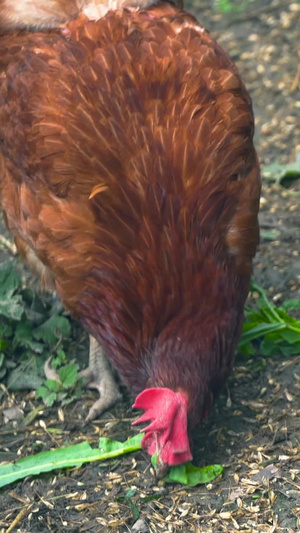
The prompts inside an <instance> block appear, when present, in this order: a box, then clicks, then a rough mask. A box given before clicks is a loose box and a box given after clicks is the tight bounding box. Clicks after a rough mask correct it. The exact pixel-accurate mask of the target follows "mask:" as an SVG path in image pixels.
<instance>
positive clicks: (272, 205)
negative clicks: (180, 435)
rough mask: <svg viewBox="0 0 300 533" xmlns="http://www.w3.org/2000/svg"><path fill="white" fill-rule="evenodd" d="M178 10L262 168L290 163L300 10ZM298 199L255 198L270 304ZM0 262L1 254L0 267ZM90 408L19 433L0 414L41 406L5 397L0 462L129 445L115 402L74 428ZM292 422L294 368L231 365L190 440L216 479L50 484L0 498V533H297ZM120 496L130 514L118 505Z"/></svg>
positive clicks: (127, 464)
mask: <svg viewBox="0 0 300 533" xmlns="http://www.w3.org/2000/svg"><path fill="white" fill-rule="evenodd" d="M187 8H190V10H191V11H192V12H193V13H195V14H196V15H197V17H198V19H199V20H200V21H201V22H202V23H204V24H205V25H206V27H207V28H208V29H210V31H211V33H212V34H213V36H215V37H216V38H217V39H218V40H219V42H220V44H222V45H223V46H224V48H225V49H227V50H228V51H229V53H230V54H231V56H232V57H233V58H234V59H235V61H236V62H237V65H238V67H239V70H240V72H241V74H242V77H243V79H244V81H245V83H246V85H247V87H248V89H249V90H250V93H251V95H252V98H253V102H254V109H255V115H256V124H257V126H256V145H257V149H258V152H259V156H260V159H261V163H262V164H263V165H265V164H269V163H271V162H274V161H279V162H281V163H287V162H289V161H292V160H293V159H294V157H295V153H296V151H297V149H298V150H300V118H299V117H300V85H299V83H298V86H297V80H295V78H296V74H297V70H298V69H299V65H300V63H299V61H300V59H299V53H300V48H299V47H300V42H299V34H300V33H299V32H300V20H299V19H300V4H299V2H298V3H291V2H286V1H283V0H282V1H281V2H280V1H276V0H274V1H271V2H270V1H264V2H260V1H256V2H254V1H252V2H250V3H249V5H248V7H247V9H246V10H245V11H243V13H242V14H234V15H232V14H231V15H230V16H225V15H224V14H220V12H218V11H217V10H216V9H213V8H212V5H211V2H208V1H207V2H206V1H205V2H204V1H197V0H196V1H195V2H194V3H193V6H192V5H189V6H187ZM298 81H299V80H298ZM299 191H300V188H299V183H298V182H297V181H295V182H294V183H292V184H291V185H290V186H289V188H284V187H281V186H278V185H276V184H271V183H269V182H267V181H266V182H265V183H264V186H263V194H262V202H261V213H260V222H261V230H262V239H261V246H260V250H259V253H258V254H257V258H256V261H255V263H256V265H255V279H256V280H257V281H258V282H259V283H260V284H261V285H262V286H263V287H264V288H265V289H267V290H268V293H269V296H270V298H273V299H274V301H276V302H278V303H280V302H281V301H283V300H285V299H287V298H300V274H299V273H300V256H299V251H300V247H299V225H300V215H299V209H298V198H299ZM0 232H1V230H0ZM8 255H9V250H8V249H7V250H6V249H2V250H1V256H0V260H4V259H5V258H6V257H7V256H8ZM94 399H95V395H94V393H92V392H85V393H84V395H83V397H82V399H81V401H79V402H77V403H73V404H71V405H69V406H68V407H66V408H63V409H62V408H59V406H56V407H55V408H52V409H46V408H45V409H44V410H43V411H42V412H40V413H39V414H38V416H37V417H36V418H35V419H34V421H33V422H32V423H31V424H30V425H29V426H27V427H26V428H24V427H23V426H22V424H20V425H15V424H14V425H12V424H11V423H7V424H6V423H5V420H4V417H3V416H2V414H1V412H2V410H3V408H4V407H7V406H12V405H16V406H21V407H22V408H23V410H24V412H25V413H26V414H27V413H29V412H30V411H32V410H33V409H34V407H36V406H37V405H40V403H38V402H36V401H35V399H34V393H33V392H28V393H24V392H23V393H15V394H13V395H12V394H9V395H5V396H4V398H3V400H2V405H1V407H0V425H1V426H0V460H1V461H12V460H15V459H17V458H18V457H20V456H22V457H23V456H25V455H28V454H31V453H33V450H37V449H38V450H39V451H41V450H47V449H50V448H52V447H60V446H63V445H66V444H67V443H77V442H80V441H82V440H88V441H89V442H90V444H91V445H94V446H97V443H98V439H99V436H109V437H112V438H117V439H119V440H125V439H126V438H127V437H128V436H129V435H133V432H134V430H133V428H132V427H131V421H132V420H133V419H134V414H133V412H132V410H131V401H130V398H129V397H128V396H127V397H126V395H125V400H124V402H123V403H121V404H118V405H117V406H116V407H115V408H114V409H112V410H111V411H110V412H109V413H106V415H105V416H104V417H103V418H102V419H100V420H98V421H95V422H94V423H92V424H88V425H86V426H84V425H83V423H82V421H83V419H84V416H85V414H86V413H87V408H88V407H90V406H91V404H92V402H93V400H94ZM299 416H300V357H296V358H295V357H294V358H291V359H284V360H283V359H282V358H278V359H274V358H273V359H272V360H264V359H262V358H258V359H255V360H251V361H248V360H247V361H246V360H241V359H239V360H238V361H237V365H236V369H235V372H234V374H233V376H232V377H231V379H230V381H229V383H228V389H227V390H225V391H224V393H223V394H222V396H221V397H220V399H219V401H218V402H217V405H216V406H215V408H214V409H213V412H212V413H211V415H210V417H209V419H208V420H207V421H206V422H205V423H204V424H203V425H202V426H201V427H200V429H199V430H198V431H197V433H196V434H195V436H194V457H195V464H197V465H205V464H212V463H220V464H222V465H223V466H224V467H225V470H224V474H223V475H222V476H221V477H220V478H219V479H217V480H215V481H214V482H213V483H211V484H209V485H206V486H200V487H195V488H189V489H186V488H185V487H182V486H179V485H164V484H163V483H162V482H157V481H156V480H155V477H154V476H153V472H152V470H151V468H150V466H149V459H148V457H147V456H146V454H144V453H143V452H139V453H137V454H134V455H127V456H123V457H121V458H120V459H118V460H115V461H110V462H104V463H94V464H90V465H85V466H82V467H81V468H73V469H70V470H65V471H58V472H56V473H55V474H54V473H53V472H52V473H49V474H47V475H43V476H40V477H39V478H35V479H33V478H29V479H26V480H23V481H20V482H18V483H15V484H14V485H11V486H9V487H7V488H5V489H2V490H0V532H8V531H9V532H10V531H18V532H22V533H23V532H26V533H27V532H28V533H36V532H41V533H42V532H46V531H50V532H53V533H54V532H73V533H76V532H81V533H83V532H85V531H88V532H103V533H106V532H115V533H125V532H131V531H132V532H142V533H147V532H151V533H153V532H161V533H167V532H173V533H177V532H178V533H179V532H183V533H184V532H187V531H190V532H195V533H200V532H207V533H208V532H211V533H219V532H223V531H228V532H240V533H241V532H247V533H248V532H252V533H256V532H260V533H279V532H282V533H295V532H298V531H300V424H299ZM53 429H56V430H57V432H53V431H49V430H53ZM129 489H133V490H132V494H133V495H132V498H131V502H130V501H129V500H128V499H126V498H124V497H125V495H126V493H127V492H128V490H129ZM134 489H135V490H134ZM137 510H138V515H139V516H137ZM15 519H16V521H15V522H14V520H15Z"/></svg>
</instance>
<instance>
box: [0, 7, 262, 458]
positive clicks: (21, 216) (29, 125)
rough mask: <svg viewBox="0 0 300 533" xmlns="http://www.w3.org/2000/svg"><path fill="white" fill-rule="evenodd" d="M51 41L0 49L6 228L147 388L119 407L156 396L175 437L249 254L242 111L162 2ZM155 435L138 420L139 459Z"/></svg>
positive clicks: (248, 124)
mask: <svg viewBox="0 0 300 533" xmlns="http://www.w3.org/2000/svg"><path fill="white" fill-rule="evenodd" d="M67 28H68V32H67V33H64V32H62V31H61V30H60V29H56V30H51V31H43V32H29V31H24V32H20V33H15V34H7V35H2V36H1V37H0V57H1V64H0V68H1V74H0V135H1V148H0V150H1V156H0V180H1V181H0V183H1V202H2V208H3V211H4V215H5V219H6V222H7V225H8V227H9V228H10V230H11V231H12V233H13V234H14V235H15V237H16V238H17V239H19V240H20V241H21V242H22V243H23V246H24V247H25V249H27V250H33V251H34V253H35V254H36V255H37V257H38V258H39V260H40V261H41V262H42V263H43V265H45V267H46V271H47V273H50V275H51V276H52V277H53V279H54V280H55V285H56V288H57V291H58V292H59V294H60V296H61V299H62V301H63V303H64V305H65V306H66V308H67V309H68V310H69V311H70V312H71V313H72V315H73V316H74V317H75V318H77V319H78V320H79V321H80V322H81V323H82V324H83V326H84V327H85V328H86V329H87V331H89V333H90V334H91V335H93V336H94V337H95V338H96V339H97V341H98V342H99V343H100V344H101V346H102V347H103V349H104V351H105V353H106V355H107V357H108V359H109V360H110V362H111V363H112V365H113V366H114V367H115V368H116V370H117V371H118V373H119V374H120V377H121V378H122V380H123V381H124V382H125V383H126V384H127V385H128V387H129V388H130V389H131V390H132V391H133V392H134V393H135V394H138V393H140V392H141V391H143V390H144V389H146V391H149V390H150V393H149V394H150V396H149V395H148V397H147V398H146V400H145V401H143V400H141V401H139V400H138V401H137V402H136V406H137V407H142V408H146V409H149V408H150V407H151V405H152V403H151V402H152V400H151V398H152V392H151V391H153V390H154V395H155V402H158V403H159V402H161V400H160V393H161V394H164V392H163V391H166V390H167V391H172V393H174V394H175V396H174V398H175V397H176V398H175V399H176V401H175V400H174V401H175V403H176V402H179V403H178V405H179V404H180V406H183V407H182V411H180V413H181V414H180V417H181V416H183V418H182V420H183V426H184V424H185V422H184V421H186V424H188V427H189V428H192V427H193V426H195V425H196V424H197V423H199V422H200V421H201V420H202V419H203V418H204V417H205V416H206V415H207V413H208V411H209V409H210V407H211V404H212V401H213V399H214V397H215V395H216V394H217V393H218V391H219V390H220V388H221V387H222V385H223V384H224V382H225V380H226V379H227V377H228V375H229V373H230V370H231V368H232V364H233V359H234V352H235V348H236V345H237V342H238V338H239V335H240V331H241V327H242V323H243V306H244V302H245V299H246V297H247V293H248V288H249V279H250V274H251V264H252V258H253V256H254V254H255V250H256V246H257V243H258V222H257V212H258V204H259V195H260V176H259V166H258V162H257V157H256V153H255V150H254V147H253V140H252V138H253V114H252V107H251V101H250V97H249V95H248V93H247V91H246V89H245V87H244V85H243V83H242V81H241V79H240V77H239V74H238V73H237V70H236V68H235V66H234V65H233V63H232V61H231V60H230V58H229V57H228V56H227V54H226V53H225V52H224V51H223V50H222V49H221V48H220V47H219V46H218V45H217V44H216V43H215V42H214V41H213V40H212V39H211V38H210V36H209V34H208V33H207V32H206V31H205V30H204V29H203V28H202V27H201V26H200V25H199V24H198V22H197V21H196V20H195V19H194V18H193V17H192V16H190V15H188V14H187V13H185V12H182V11H179V10H178V9H177V8H176V7H173V6H171V5H169V4H159V5H158V6H154V7H150V8H148V9H147V10H144V11H143V10H142V11H136V10H132V9H131V10H117V11H109V12H108V13H107V15H106V16H105V17H104V18H101V19H100V20H97V21H88V20H87V19H86V18H85V17H82V16H81V17H79V18H78V19H75V20H74V21H73V22H70V24H69V25H68V27H67ZM25 255H26V254H25ZM157 389H159V392H158V393H157ZM168 394H169V393H168ZM146 396H147V395H146ZM168 398H169V396H168ZM170 398H171V396H170ZM172 398H173V396H172ZM181 400H182V405H181ZM172 401H173V400H172V399H170V402H171V404H172ZM162 404H164V405H165V403H164V401H162ZM155 405H156V407H157V405H158V404H157V403H155ZM166 405H169V404H167V403H166ZM172 405H173V404H172ZM176 405H177V404H176ZM163 409H164V406H163V407H162V410H163ZM166 409H167V408H166ZM168 409H169V407H168ZM180 409H181V407H180ZM180 409H179V410H180ZM174 412H175V411H174ZM176 412H177V411H176ZM174 416H175V415H174ZM153 417H154V415H153V413H152V414H151V413H150V414H149V416H148V418H147V416H146V415H144V420H152V421H153V420H154V418H153ZM167 418H168V417H167V415H166V420H167ZM162 419H163V417H162ZM180 420H181V419H180ZM165 422H166V425H167V426H168V423H169V421H168V420H167V421H164V422H163V423H165ZM150 426H151V424H150ZM150 426H149V427H150ZM176 427H177V426H176V424H175V425H174V426H173V429H174V428H175V429H174V431H175V432H176V431H177V430H176ZM166 431H168V427H167V428H166ZM163 434H165V432H164V431H163V430H162V428H161V427H158V426H157V427H156V426H155V424H154V426H153V424H152V429H151V428H150V430H149V431H148V433H147V439H146V441H145V447H147V449H148V450H152V452H151V451H150V453H153V442H158V441H159V439H158V440H157V435H159V436H162V435H163ZM168 434H170V432H169V433H168ZM166 440H167V437H163V438H162V440H161V442H160V448H163V447H164V446H165V443H166ZM175 440H176V438H175ZM179 447H180V446H179ZM154 451H155V450H154ZM177 451H178V450H177ZM168 457H169V456H168V454H165V457H163V454H162V460H164V461H166V462H169V463H170V464H172V461H171V460H168ZM178 457H179V455H178V456H177V459H176V461H175V459H174V460H173V463H174V462H181V460H186V458H189V453H188V450H186V453H183V455H182V456H180V458H179V459H178Z"/></svg>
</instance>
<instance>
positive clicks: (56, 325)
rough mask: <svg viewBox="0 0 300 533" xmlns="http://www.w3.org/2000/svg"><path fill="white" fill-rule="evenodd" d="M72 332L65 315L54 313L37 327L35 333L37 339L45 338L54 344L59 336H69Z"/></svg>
mask: <svg viewBox="0 0 300 533" xmlns="http://www.w3.org/2000/svg"><path fill="white" fill-rule="evenodd" d="M70 332H71V326H70V323H69V321H68V320H67V319H66V318H65V317H63V316H58V315H54V316H52V317H51V318H49V319H48V320H46V322H44V323H43V324H42V325H41V326H39V327H38V328H36V329H35V330H34V331H33V335H34V337H35V338H36V339H37V340H43V341H44V342H47V343H48V344H49V345H50V346H54V345H55V344H56V343H57V340H58V339H59V338H61V337H68V336H69V335H70Z"/></svg>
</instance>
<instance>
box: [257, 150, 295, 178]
mask: <svg viewBox="0 0 300 533" xmlns="http://www.w3.org/2000/svg"><path fill="white" fill-rule="evenodd" d="M262 175H263V177H264V178H265V179H267V180H270V181H275V182H276V183H281V182H282V180H284V179H288V178H292V179H293V178H294V179H295V178H299V177H300V152H297V153H296V158H295V161H294V162H292V163H287V164H286V165H281V164H280V163H273V164H271V165H267V166H265V167H263V168H262Z"/></svg>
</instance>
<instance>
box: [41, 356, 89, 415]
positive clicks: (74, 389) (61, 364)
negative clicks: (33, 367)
mask: <svg viewBox="0 0 300 533" xmlns="http://www.w3.org/2000/svg"><path fill="white" fill-rule="evenodd" d="M51 366H52V367H53V369H55V370H56V371H57V376H58V380H56V379H47V380H46V381H45V383H44V385H42V386H41V387H39V388H38V390H37V391H36V398H37V399H38V398H42V400H43V402H44V404H45V405H46V406H47V407H51V406H52V405H53V404H54V402H55V401H58V402H60V403H61V404H62V405H67V404H69V403H70V402H72V401H74V400H75V399H78V398H80V396H81V394H82V388H81V380H79V379H78V370H79V366H78V365H77V363H75V362H73V361H71V362H70V361H68V360H67V356H66V354H65V352H64V351H63V350H57V355H56V357H54V359H53V360H51Z"/></svg>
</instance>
